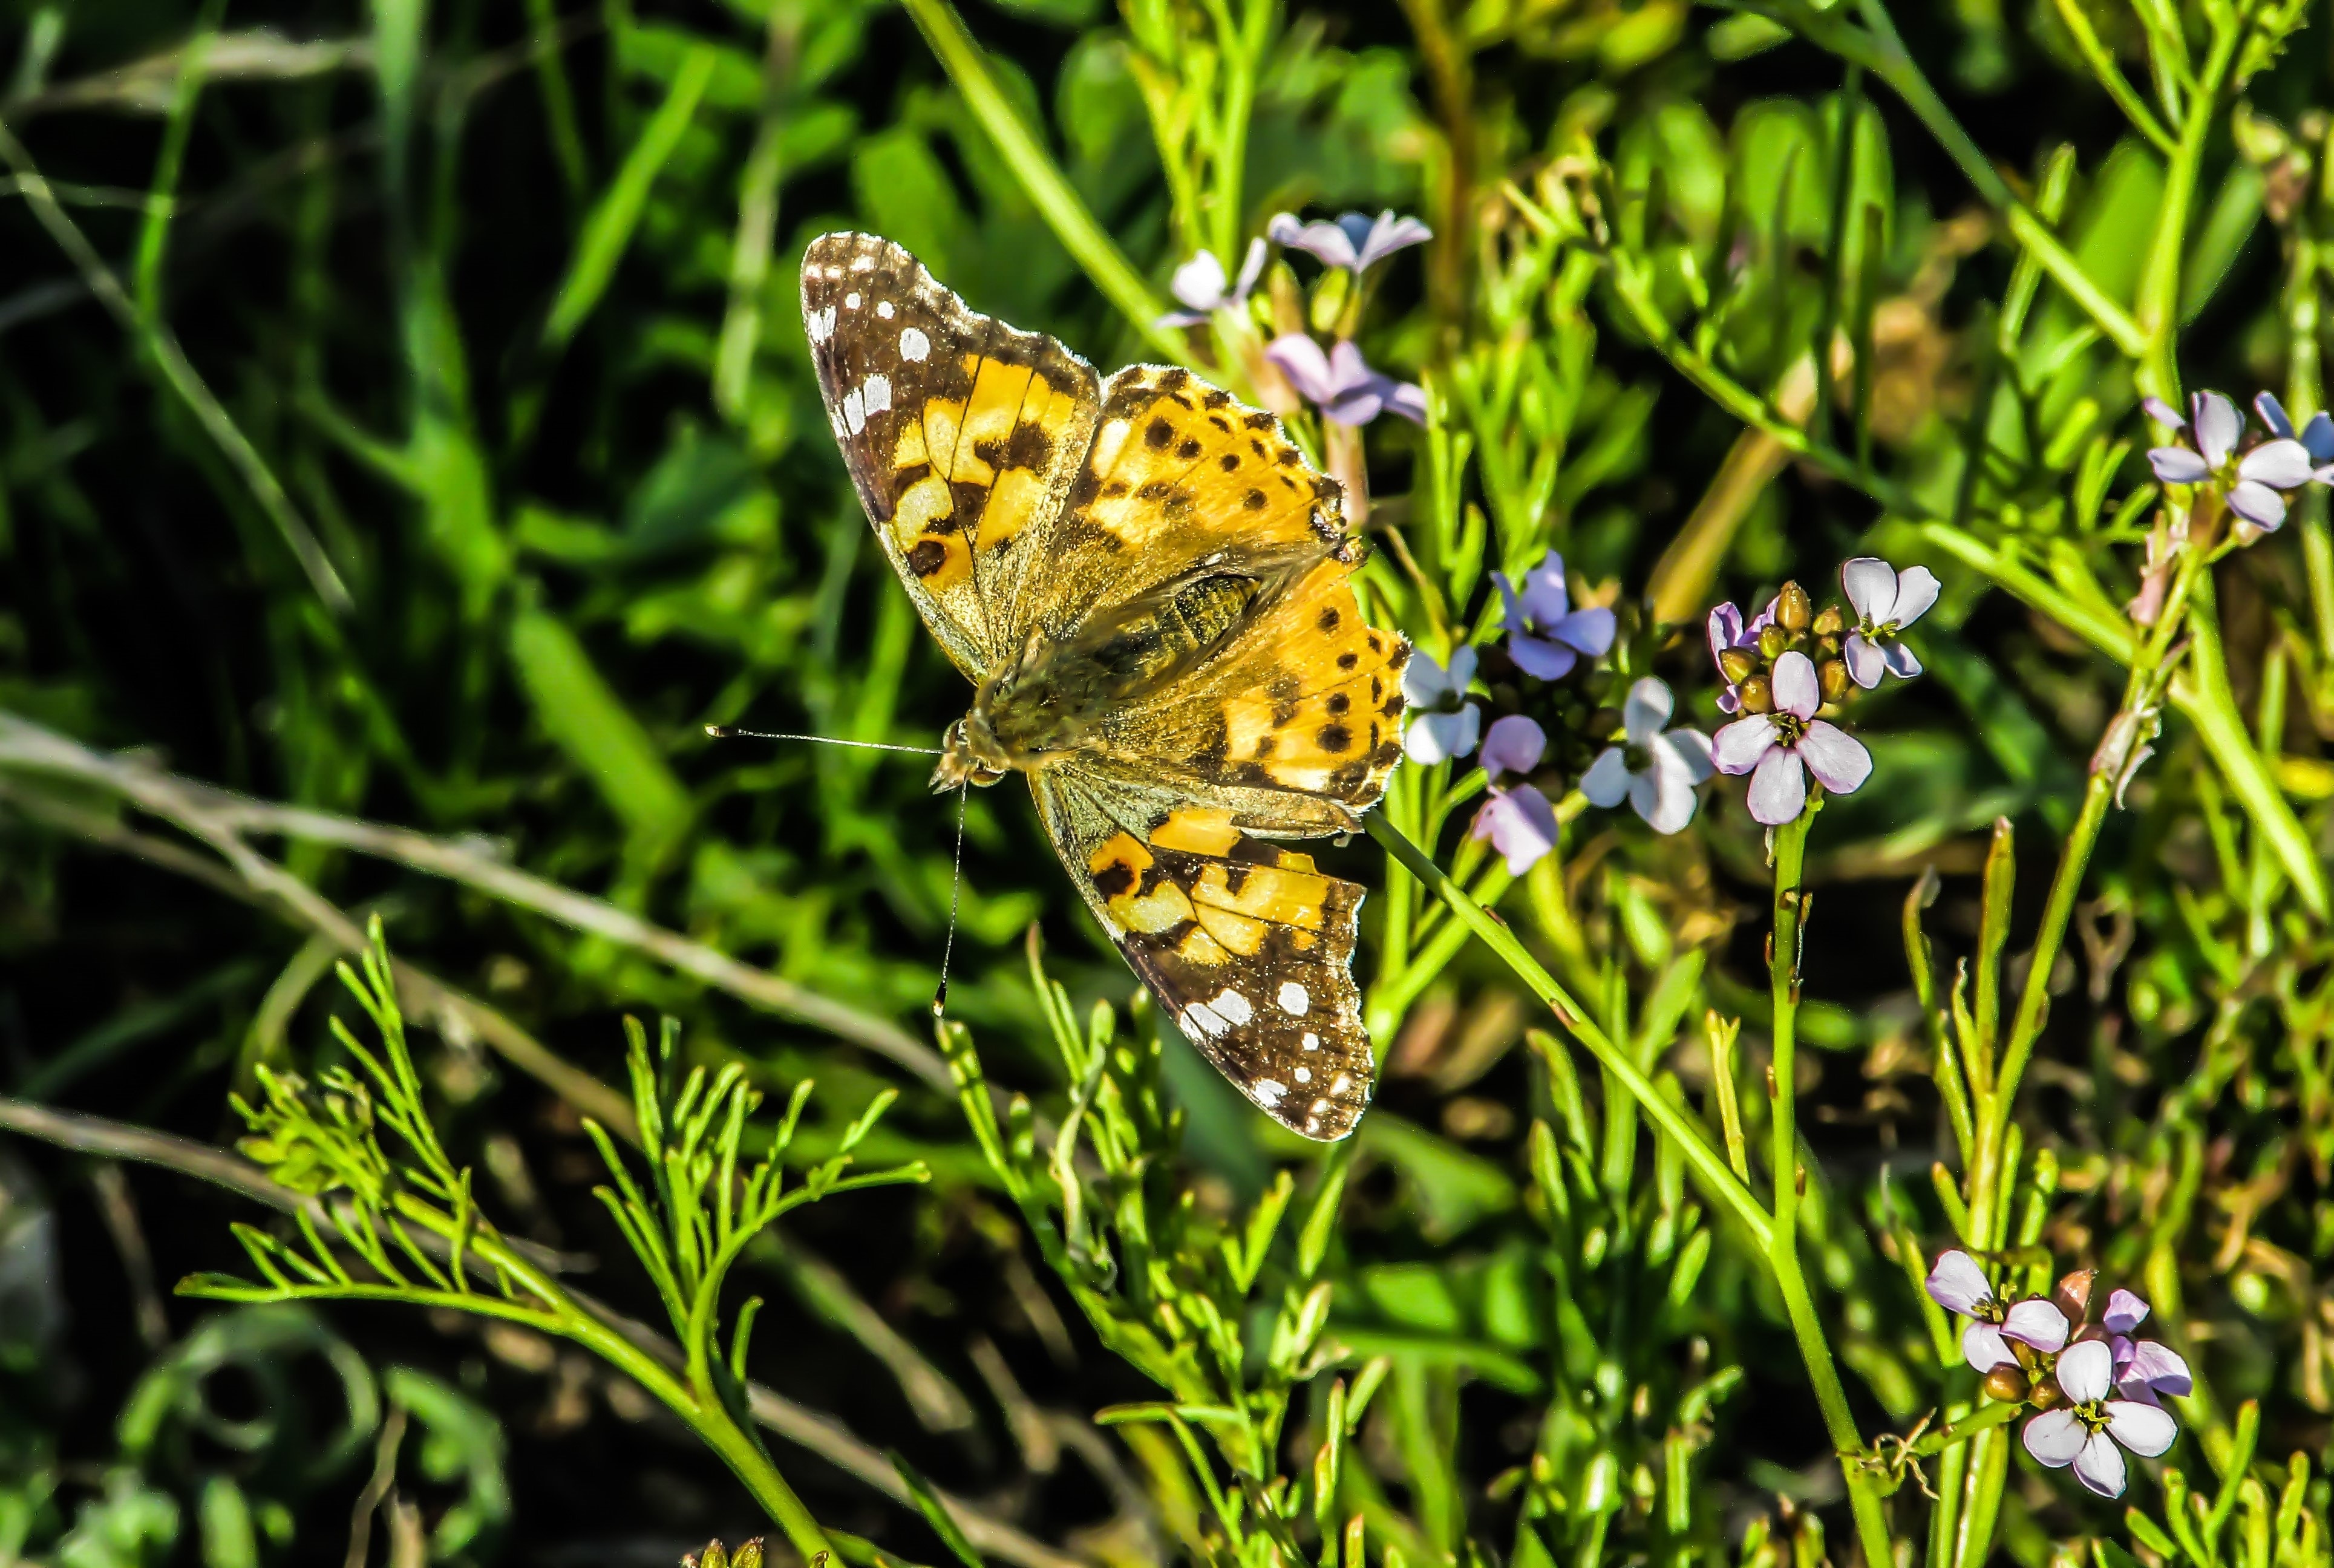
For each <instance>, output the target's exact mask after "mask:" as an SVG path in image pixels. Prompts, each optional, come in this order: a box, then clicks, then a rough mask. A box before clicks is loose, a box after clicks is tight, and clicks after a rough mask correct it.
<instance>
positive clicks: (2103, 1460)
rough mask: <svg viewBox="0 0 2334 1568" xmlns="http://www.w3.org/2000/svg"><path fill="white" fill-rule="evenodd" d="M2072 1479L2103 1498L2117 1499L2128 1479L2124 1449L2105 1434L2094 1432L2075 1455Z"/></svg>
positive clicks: (2121, 1494)
mask: <svg viewBox="0 0 2334 1568" xmlns="http://www.w3.org/2000/svg"><path fill="white" fill-rule="evenodd" d="M2075 1479H2077V1480H2078V1481H2080V1482H2081V1483H2082V1484H2083V1485H2084V1486H2088V1487H2089V1488H2090V1489H2091V1490H2092V1491H2094V1492H2097V1493H2098V1495H2099V1496H2102V1497H2120V1496H2123V1489H2124V1485H2125V1483H2126V1482H2127V1480H2128V1479H2129V1474H2128V1469H2127V1467H2126V1465H2125V1464H2124V1461H2123V1450H2122V1449H2121V1448H2117V1447H2116V1446H2115V1442H2114V1439H2112V1438H2109V1437H2108V1436H2107V1434H2106V1433H2105V1432H2093V1433H2092V1434H2091V1435H2090V1436H2089V1437H2088V1438H2085V1439H2084V1442H2083V1450H2082V1452H2081V1453H2079V1454H2077V1455H2076V1456H2075Z"/></svg>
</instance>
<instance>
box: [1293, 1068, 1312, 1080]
mask: <svg viewBox="0 0 2334 1568" xmlns="http://www.w3.org/2000/svg"><path fill="white" fill-rule="evenodd" d="M1297 1082H1299V1083H1310V1082H1313V1069H1311V1068H1310V1067H1299V1068H1298V1069H1297Z"/></svg>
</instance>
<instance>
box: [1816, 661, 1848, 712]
mask: <svg viewBox="0 0 2334 1568" xmlns="http://www.w3.org/2000/svg"><path fill="white" fill-rule="evenodd" d="M1816 683H1817V684H1818V685H1819V686H1821V687H1822V688H1823V699H1824V700H1825V701H1826V702H1837V701H1838V700H1839V699H1840V698H1841V697H1846V696H1847V663H1846V662H1845V661H1843V660H1841V659H1825V660H1824V661H1823V663H1822V664H1820V665H1818V666H1817V667H1816Z"/></svg>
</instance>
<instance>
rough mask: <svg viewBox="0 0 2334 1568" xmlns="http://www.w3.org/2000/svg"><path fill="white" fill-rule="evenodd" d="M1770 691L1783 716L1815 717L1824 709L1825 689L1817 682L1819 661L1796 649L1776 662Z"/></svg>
mask: <svg viewBox="0 0 2334 1568" xmlns="http://www.w3.org/2000/svg"><path fill="white" fill-rule="evenodd" d="M1769 689H1770V690H1771V691H1772V692H1773V693H1774V694H1775V709H1776V711H1777V712H1779V713H1788V714H1790V715H1792V716H1793V717H1798V718H1813V717H1815V716H1816V709H1818V708H1819V707H1822V706H1823V687H1822V685H1821V684H1820V683H1818V681H1817V679H1816V667H1815V661H1814V660H1813V659H1809V658H1808V656H1807V655H1806V654H1804V653H1801V652H1799V650H1798V649H1793V650H1792V651H1790V652H1789V653H1787V654H1785V655H1783V657H1782V658H1780V659H1777V660H1775V673H1774V675H1773V676H1772V677H1771V678H1770V685H1769Z"/></svg>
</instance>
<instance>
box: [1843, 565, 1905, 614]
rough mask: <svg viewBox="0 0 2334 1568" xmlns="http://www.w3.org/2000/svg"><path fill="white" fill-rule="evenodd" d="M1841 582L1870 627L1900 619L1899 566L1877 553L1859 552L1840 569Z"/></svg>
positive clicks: (1849, 598) (1848, 599)
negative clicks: (1897, 581) (1898, 611)
mask: <svg viewBox="0 0 2334 1568" xmlns="http://www.w3.org/2000/svg"><path fill="white" fill-rule="evenodd" d="M1839 585H1840V587H1841V588H1842V589H1843V590H1845V591H1846V592H1847V601H1848V603H1849V604H1851V605H1853V606H1854V607H1855V609H1856V618H1857V620H1861V621H1863V622H1864V623H1865V624H1866V625H1868V626H1879V625H1882V624H1884V623H1886V622H1887V621H1891V620H1895V619H1896V613H1895V612H1896V569H1895V567H1894V566H1891V565H1889V564H1888V563H1886V561H1883V560H1881V559H1880V558H1879V557H1878V556H1877V555H1859V556H1857V558H1856V559H1855V560H1853V561H1850V562H1848V563H1846V564H1844V565H1843V566H1841V567H1840V569H1839Z"/></svg>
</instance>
